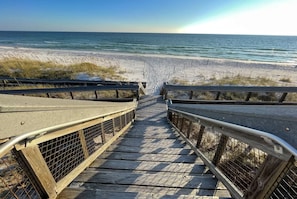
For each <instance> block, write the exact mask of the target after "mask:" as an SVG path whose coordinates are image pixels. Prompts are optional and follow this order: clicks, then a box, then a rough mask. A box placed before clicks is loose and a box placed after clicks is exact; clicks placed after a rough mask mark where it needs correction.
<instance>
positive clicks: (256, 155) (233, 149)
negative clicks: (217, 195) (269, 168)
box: [217, 138, 267, 192]
mask: <svg viewBox="0 0 297 199" xmlns="http://www.w3.org/2000/svg"><path fill="white" fill-rule="evenodd" d="M266 157H267V154H266V153H264V152H263V151H261V150H259V149H256V148H253V147H251V146H249V145H248V144H245V143H243V142H240V141H239V140H236V139H233V138H229V139H228V142H227V144H226V147H225V150H224V152H223V154H222V156H221V159H220V162H219V164H218V165H217V166H218V168H219V169H220V170H221V171H222V172H223V173H224V174H225V176H226V177H227V178H228V179H229V180H230V181H231V182H233V184H234V185H235V186H236V187H237V188H239V189H240V190H241V191H242V192H246V191H247V188H248V187H249V186H250V184H251V183H252V181H253V180H254V179H255V176H256V174H257V171H258V170H259V168H260V167H261V165H262V164H263V163H264V161H265V159H266Z"/></svg>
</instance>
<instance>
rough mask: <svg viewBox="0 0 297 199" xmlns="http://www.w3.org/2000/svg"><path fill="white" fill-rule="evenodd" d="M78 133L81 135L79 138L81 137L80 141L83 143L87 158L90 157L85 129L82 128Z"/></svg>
mask: <svg viewBox="0 0 297 199" xmlns="http://www.w3.org/2000/svg"><path fill="white" fill-rule="evenodd" d="M78 135H79V139H80V143H81V146H82V149H83V153H84V156H85V159H87V158H88V157H89V152H88V149H87V143H86V138H85V135H84V130H82V129H81V130H79V131H78Z"/></svg>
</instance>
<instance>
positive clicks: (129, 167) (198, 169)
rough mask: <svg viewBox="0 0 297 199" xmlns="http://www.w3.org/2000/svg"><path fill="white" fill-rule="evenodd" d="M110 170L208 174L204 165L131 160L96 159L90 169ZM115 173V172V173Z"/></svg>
mask: <svg viewBox="0 0 297 199" xmlns="http://www.w3.org/2000/svg"><path fill="white" fill-rule="evenodd" d="M96 168H98V169H110V170H111V171H113V170H126V171H146V172H148V171H149V172H171V173H183V174H185V173H187V174H188V175H201V174H203V173H206V172H207V168H206V167H205V165H204V164H202V163H201V164H187V163H169V162H147V161H146V162H144V161H131V160H108V159H96V160H95V161H94V162H93V163H92V164H91V165H90V167H89V169H96ZM113 172H115V171H113Z"/></svg>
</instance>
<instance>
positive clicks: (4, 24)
mask: <svg viewBox="0 0 297 199" xmlns="http://www.w3.org/2000/svg"><path fill="white" fill-rule="evenodd" d="M296 8H297V0H0V30H23V31H82V32H157V33H160V32H162V33H214V34H264V35H297V26H296V25H295V19H297V12H296V10H295V9H296Z"/></svg>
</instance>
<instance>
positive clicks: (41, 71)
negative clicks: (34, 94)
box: [0, 58, 123, 80]
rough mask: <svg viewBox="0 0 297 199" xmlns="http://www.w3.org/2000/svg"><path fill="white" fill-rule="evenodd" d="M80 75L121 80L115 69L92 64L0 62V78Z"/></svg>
mask: <svg viewBox="0 0 297 199" xmlns="http://www.w3.org/2000/svg"><path fill="white" fill-rule="evenodd" d="M80 73H84V74H87V75H88V76H89V77H98V78H100V79H102V80H106V79H108V80H122V79H123V78H122V77H121V76H120V75H119V74H118V73H117V68H116V67H103V66H98V65H95V64H93V63H77V64H71V65H61V64H56V63H53V62H41V61H35V60H26V59H16V58H14V59H4V60H1V61H0V76H3V77H11V78H32V79H76V78H77V75H78V74H80Z"/></svg>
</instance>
